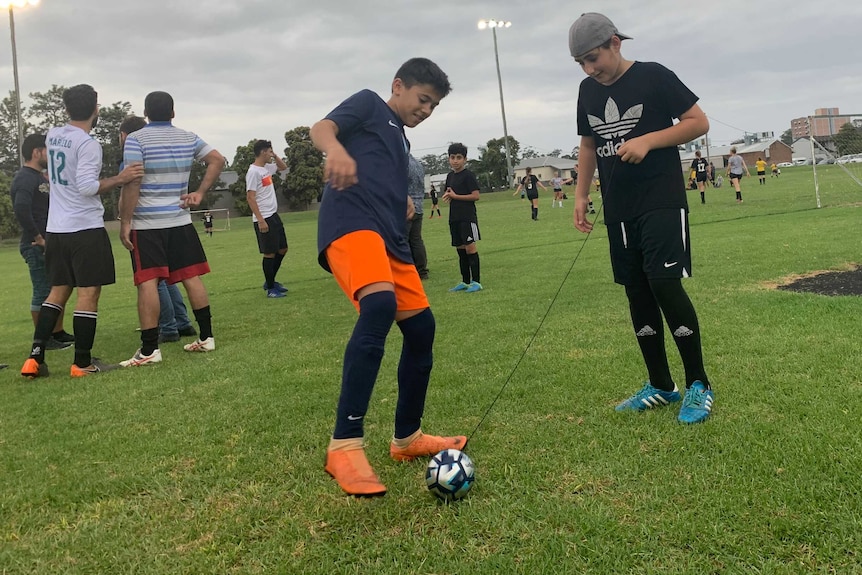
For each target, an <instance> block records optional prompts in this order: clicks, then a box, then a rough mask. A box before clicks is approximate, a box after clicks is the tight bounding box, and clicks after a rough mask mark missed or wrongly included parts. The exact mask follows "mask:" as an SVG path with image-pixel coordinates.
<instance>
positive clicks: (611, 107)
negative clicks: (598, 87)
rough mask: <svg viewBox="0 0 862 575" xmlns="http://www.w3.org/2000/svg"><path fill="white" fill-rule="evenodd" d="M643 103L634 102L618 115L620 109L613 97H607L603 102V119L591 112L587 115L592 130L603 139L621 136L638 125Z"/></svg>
mask: <svg viewBox="0 0 862 575" xmlns="http://www.w3.org/2000/svg"><path fill="white" fill-rule="evenodd" d="M643 112H644V105H643V104H636V105H634V106H632V107H631V108H629V109H628V110H626V113H625V114H623V115H622V117H620V109H619V108H618V107H617V103H616V102H614V99H613V98H608V101H607V103H606V104H605V119H604V120H602V119H601V118H597V117H596V116H593V115H592V114H588V115H587V119H588V120H589V122H590V126H591V127H592V128H593V130H594V131H595V132H596V133H597V134H598V135H600V136H601V137H602V138H604V139H605V140H612V139H614V138H622V137H623V136H625V135H626V134H628V133H629V132H631V131H632V129H633V128H634V127H635V126H637V125H638V122H639V121H640V119H641V116H643Z"/></svg>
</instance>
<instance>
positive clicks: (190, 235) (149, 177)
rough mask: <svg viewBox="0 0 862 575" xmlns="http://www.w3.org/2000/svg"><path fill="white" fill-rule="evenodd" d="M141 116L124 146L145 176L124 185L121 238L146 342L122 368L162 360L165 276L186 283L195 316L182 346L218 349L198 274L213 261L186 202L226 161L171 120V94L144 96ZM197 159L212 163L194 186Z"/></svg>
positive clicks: (195, 198)
mask: <svg viewBox="0 0 862 575" xmlns="http://www.w3.org/2000/svg"><path fill="white" fill-rule="evenodd" d="M144 114H145V115H146V116H147V118H148V119H149V121H150V123H149V124H148V125H147V126H146V127H145V128H142V129H140V130H138V131H136V132H134V133H133V134H130V135H129V137H128V138H127V139H126V144H125V146H124V148H123V161H124V162H125V163H126V164H127V165H128V164H130V163H133V162H143V163H144V177H143V179H142V180H141V181H140V183H132V184H130V185H126V186H123V192H122V196H121V202H120V203H121V209H120V239H121V240H122V242H123V245H124V246H125V247H126V249H128V250H129V251H130V252H131V254H132V271H133V272H134V281H135V285H136V286H137V287H138V316H139V318H140V321H141V348H140V349H138V350H137V351H136V352H135V354H134V356H132V357H131V359H128V360H126V361H123V362H121V363H120V365H122V366H123V367H132V366H139V365H145V364H150V363H158V362H160V361H161V360H162V354H161V351H159V343H158V338H159V328H158V325H159V295H158V289H157V286H158V282H159V280H160V279H165V280H167V281H168V283H170V284H175V283H177V282H182V283H183V285H184V286H185V288H186V292H187V294H188V297H189V301H190V302H191V306H192V311H193V312H194V315H195V319H196V320H197V322H198V331H199V337H198V339H197V340H196V341H194V342H192V343H190V344H188V345H186V346H184V349H185V350H186V351H198V352H206V351H212V350H214V349H215V339H214V338H213V333H212V322H211V316H210V305H209V296H208V295H207V291H206V287H204V284H203V282H202V281H201V278H200V276H202V275H203V274H206V273H209V271H210V267H209V264H208V263H207V259H206V254H205V253H204V249H203V246H202V245H201V242H200V239H199V238H198V234H197V232H196V231H195V228H194V225H193V224H192V219H191V214H190V213H189V208H190V207H195V206H198V205H200V203H201V201H202V200H203V197H204V195H205V194H206V192H207V191H208V190H209V189H210V188H211V187H212V185H213V184H214V183H215V182H216V181H217V180H218V176H219V174H220V173H221V171H222V169H223V168H224V165H225V160H224V157H223V156H222V155H221V154H220V153H219V152H218V151H217V150H215V149H214V148H213V147H212V146H209V145H208V144H207V143H206V142H204V141H203V140H201V139H200V138H199V137H198V136H196V135H195V134H193V133H191V132H186V131H185V130H181V129H179V128H177V127H175V126H173V124H172V123H171V120H173V118H174V100H173V98H172V97H171V95H170V94H168V93H167V92H152V93H150V94H149V95H147V97H146V99H145V101H144ZM195 161H202V162H204V163H206V165H207V169H206V173H205V174H204V178H203V180H202V181H201V184H200V187H199V188H198V189H197V190H195V191H194V192H190V191H189V174H190V173H191V169H192V165H193V163H194V162H195Z"/></svg>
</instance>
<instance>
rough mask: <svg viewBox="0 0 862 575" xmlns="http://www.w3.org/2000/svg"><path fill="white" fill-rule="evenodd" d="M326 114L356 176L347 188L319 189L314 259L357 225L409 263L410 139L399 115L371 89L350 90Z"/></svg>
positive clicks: (323, 262)
mask: <svg viewBox="0 0 862 575" xmlns="http://www.w3.org/2000/svg"><path fill="white" fill-rule="evenodd" d="M326 119H328V120H332V121H333V122H335V124H336V125H337V126H338V141H339V142H341V145H342V146H344V148H345V149H346V150H347V153H348V154H350V157H352V158H353V159H354V161H356V176H357V178H358V179H359V182H358V183H356V184H354V185H352V186H350V187H349V188H347V189H346V190H334V189H332V187H331V186H330V185H329V184H326V187H325V188H324V189H323V197H322V199H321V202H320V211H319V212H318V218H317V249H318V258H317V259H318V262H319V263H320V265H321V266H322V267H323V268H324V269H325V270H327V271H329V264H328V263H327V262H326V257H325V252H326V248H327V247H329V244H331V243H332V242H334V241H335V240H337V239H338V238H340V237H342V236H345V235H347V234H349V233H352V232H356V231H359V230H370V231H373V232H377V233H378V234H380V237H382V238H383V242H384V243H385V244H386V251H387V252H389V253H390V254H391V255H392V256H393V257H395V258H397V259H398V260H400V261H403V262H407V263H413V256H412V255H411V253H410V245H409V244H408V243H407V235H406V231H407V224H406V222H407V154H408V153H409V151H410V144H409V142H408V141H407V138H406V136H405V135H404V124H403V123H402V122H401V119H400V118H399V117H398V115H397V114H396V113H395V112H394V111H392V109H391V108H390V107H389V106H388V105H387V104H386V102H384V101H383V100H382V99H381V98H380V96H378V95H377V94H375V93H374V92H372V91H371V90H362V91H361V92H357V93H356V94H354V95H352V96H350V97H349V98H348V99H347V100H345V101H344V102H342V103H341V104H339V105H338V107H337V108H335V109H334V110H333V111H332V112H330V113H329V114H328V115H327V116H326Z"/></svg>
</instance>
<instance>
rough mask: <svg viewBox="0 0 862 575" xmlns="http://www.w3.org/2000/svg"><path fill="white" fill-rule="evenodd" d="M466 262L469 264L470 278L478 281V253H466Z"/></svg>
mask: <svg viewBox="0 0 862 575" xmlns="http://www.w3.org/2000/svg"><path fill="white" fill-rule="evenodd" d="M467 263H468V264H469V265H470V278H471V279H472V280H473V281H474V282H476V283H477V284H478V283H482V282H481V281H479V254H478V253H475V254H467Z"/></svg>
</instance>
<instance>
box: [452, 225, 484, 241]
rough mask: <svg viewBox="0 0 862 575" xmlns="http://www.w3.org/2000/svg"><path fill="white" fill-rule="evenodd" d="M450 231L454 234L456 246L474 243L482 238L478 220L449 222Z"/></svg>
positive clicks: (453, 238)
mask: <svg viewBox="0 0 862 575" xmlns="http://www.w3.org/2000/svg"><path fill="white" fill-rule="evenodd" d="M449 233H450V234H452V245H453V246H455V247H457V246H466V245H467V244H474V243H476V242H478V241H479V240H481V239H482V238H480V237H479V224H477V223H476V222H449Z"/></svg>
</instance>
